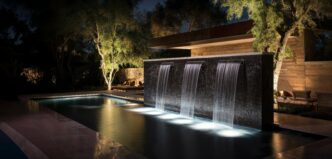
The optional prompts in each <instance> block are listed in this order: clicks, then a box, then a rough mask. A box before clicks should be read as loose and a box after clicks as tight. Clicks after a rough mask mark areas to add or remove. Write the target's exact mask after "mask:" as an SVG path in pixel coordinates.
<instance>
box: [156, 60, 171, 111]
mask: <svg viewBox="0 0 332 159" xmlns="http://www.w3.org/2000/svg"><path fill="white" fill-rule="evenodd" d="M170 69H171V64H161V65H160V67H159V72H158V80H157V90H156V108H157V109H159V110H165V95H166V91H167V85H168V76H169V71H170Z"/></svg>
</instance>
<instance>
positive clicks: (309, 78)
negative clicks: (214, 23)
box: [150, 21, 332, 97]
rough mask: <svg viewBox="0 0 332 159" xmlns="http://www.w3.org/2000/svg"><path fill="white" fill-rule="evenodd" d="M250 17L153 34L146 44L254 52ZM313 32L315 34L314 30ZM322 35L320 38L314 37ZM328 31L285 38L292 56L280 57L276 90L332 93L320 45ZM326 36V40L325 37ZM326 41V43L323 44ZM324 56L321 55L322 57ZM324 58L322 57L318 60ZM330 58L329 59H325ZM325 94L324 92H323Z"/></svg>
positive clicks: (331, 72)
mask: <svg viewBox="0 0 332 159" xmlns="http://www.w3.org/2000/svg"><path fill="white" fill-rule="evenodd" d="M252 26H253V22H252V21H244V22H239V23H234V24H229V25H223V26H219V27H214V28H208V29H203V30H197V31H192V32H187V33H180V34H175V35H170V36H166V37H159V38H155V39H153V40H152V41H151V43H150V47H151V48H157V49H187V50H190V52H191V56H208V55H225V54H234V53H247V52H248V53H249V52H254V51H255V50H254V48H253V41H254V40H255V39H254V37H253V36H252V35H251V33H250V29H251V28H252ZM314 33H315V34H314ZM317 37H323V39H322V38H321V39H319V38H318V39H317ZM331 39H332V34H331V32H326V31H322V30H315V32H313V31H309V30H306V31H305V32H304V33H303V34H302V35H300V36H292V37H291V38H290V40H289V41H288V46H289V48H291V49H292V51H293V57H292V58H288V59H284V60H283V62H282V67H281V71H280V75H279V80H278V83H277V85H278V87H277V88H278V90H286V91H289V92H292V91H294V90H300V91H304V90H306V91H311V96H313V97H316V96H317V94H322V93H324V94H326V93H327V94H331V93H332V82H331V81H332V59H331V57H332V56H331V54H332V52H331V54H330V52H328V51H332V50H331V49H329V48H326V46H325V48H324V46H323V45H324V43H328V42H331ZM329 40H330V41H329ZM325 45H326V44H325ZM322 56H324V57H322ZM322 60H325V61H322ZM326 60H330V61H326ZM325 96H326V95H325Z"/></svg>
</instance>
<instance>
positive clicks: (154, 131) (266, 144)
mask: <svg viewBox="0 0 332 159" xmlns="http://www.w3.org/2000/svg"><path fill="white" fill-rule="evenodd" d="M39 104H40V105H42V106H46V107H48V108H50V109H52V110H54V111H56V112H59V113H61V114H63V115H64V116H67V117H69V118H71V119H72V120H75V121H77V122H79V123H81V124H83V125H85V126H87V127H89V128H91V129H93V130H95V131H98V132H100V133H101V134H102V135H103V136H105V137H107V138H109V139H111V140H113V141H116V142H119V143H121V144H122V145H124V146H126V147H128V148H129V150H131V151H133V152H137V153H140V154H142V155H144V156H146V157H147V158H151V159H196V158H197V159H201V158H209V159H213V158H263V157H269V156H273V155H275V154H276V153H278V152H283V151H287V150H290V149H293V148H296V147H298V146H302V145H305V144H308V143H311V142H313V141H316V140H319V139H321V138H322V137H319V136H313V135H308V134H302V133H298V132H293V131H289V130H285V129H275V130H273V131H255V130H250V129H236V130H239V131H232V129H230V128H227V127H226V128H224V127H222V126H220V125H218V126H215V125H213V124H212V123H211V122H208V121H205V120H202V119H195V120H191V119H187V118H183V117H181V116H178V115H177V114H176V113H165V112H159V111H155V110H154V109H153V108H150V107H144V105H142V104H137V103H134V102H130V101H126V100H122V99H118V98H112V97H106V96H90V97H74V98H59V99H47V100H40V101H39ZM211 125H213V126H211Z"/></svg>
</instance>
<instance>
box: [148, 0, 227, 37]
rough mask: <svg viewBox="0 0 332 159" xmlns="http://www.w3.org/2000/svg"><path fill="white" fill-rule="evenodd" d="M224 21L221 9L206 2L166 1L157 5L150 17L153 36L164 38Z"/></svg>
mask: <svg viewBox="0 0 332 159" xmlns="http://www.w3.org/2000/svg"><path fill="white" fill-rule="evenodd" d="M224 21H225V13H224V12H223V10H222V9H220V8H219V7H217V6H214V5H213V4H211V2H210V1H207V0H182V1H179V0H167V1H165V4H163V5H162V4H158V5H157V6H156V8H155V9H154V11H153V12H152V17H151V32H152V34H153V36H155V37H159V36H166V35H171V34H175V33H179V32H190V31H193V30H197V29H202V28H206V27H212V26H215V25H218V24H220V23H222V22H224Z"/></svg>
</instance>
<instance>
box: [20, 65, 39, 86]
mask: <svg viewBox="0 0 332 159" xmlns="http://www.w3.org/2000/svg"><path fill="white" fill-rule="evenodd" d="M21 76H23V77H25V78H26V80H27V82H29V83H31V84H37V83H38V82H39V81H40V80H42V78H43V76H44V73H43V72H42V71H40V70H39V69H37V68H33V67H27V68H24V69H23V71H22V72H21Z"/></svg>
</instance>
